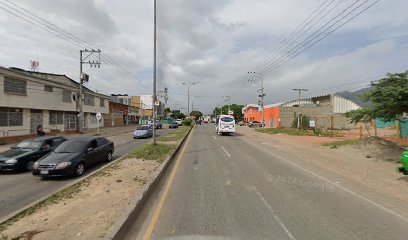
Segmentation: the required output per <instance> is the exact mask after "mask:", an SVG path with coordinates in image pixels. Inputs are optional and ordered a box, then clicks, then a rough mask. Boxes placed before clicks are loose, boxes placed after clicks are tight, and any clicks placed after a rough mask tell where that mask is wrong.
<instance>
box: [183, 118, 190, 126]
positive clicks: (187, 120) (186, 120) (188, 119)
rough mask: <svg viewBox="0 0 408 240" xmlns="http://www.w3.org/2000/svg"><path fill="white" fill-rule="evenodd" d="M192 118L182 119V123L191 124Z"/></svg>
mask: <svg viewBox="0 0 408 240" xmlns="http://www.w3.org/2000/svg"><path fill="white" fill-rule="evenodd" d="M191 122H192V120H191V119H190V118H186V119H184V120H183V125H185V126H191Z"/></svg>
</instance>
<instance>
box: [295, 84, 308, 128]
mask: <svg viewBox="0 0 408 240" xmlns="http://www.w3.org/2000/svg"><path fill="white" fill-rule="evenodd" d="M292 90H293V91H297V92H299V96H298V107H300V99H301V96H302V92H306V91H309V90H308V89H304V88H293V89H292ZM297 115H298V116H297V128H300V113H299V112H298V114H297Z"/></svg>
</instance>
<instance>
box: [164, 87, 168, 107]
mask: <svg viewBox="0 0 408 240" xmlns="http://www.w3.org/2000/svg"><path fill="white" fill-rule="evenodd" d="M168 90H169V89H168V88H164V105H165V106H166V107H167V101H168V100H169V95H168Z"/></svg>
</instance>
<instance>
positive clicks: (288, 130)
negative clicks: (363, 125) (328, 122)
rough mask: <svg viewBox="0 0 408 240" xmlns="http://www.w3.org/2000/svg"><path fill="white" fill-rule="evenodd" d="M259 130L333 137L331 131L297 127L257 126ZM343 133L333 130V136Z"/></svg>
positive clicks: (272, 132) (262, 131)
mask: <svg viewBox="0 0 408 240" xmlns="http://www.w3.org/2000/svg"><path fill="white" fill-rule="evenodd" d="M256 131H257V132H261V133H267V134H287V135H289V136H319V137H331V136H332V133H331V131H317V132H312V131H303V130H300V131H299V130H298V129H295V128H257V129H256ZM342 136H343V135H341V134H339V133H338V132H336V131H334V132H333V137H342Z"/></svg>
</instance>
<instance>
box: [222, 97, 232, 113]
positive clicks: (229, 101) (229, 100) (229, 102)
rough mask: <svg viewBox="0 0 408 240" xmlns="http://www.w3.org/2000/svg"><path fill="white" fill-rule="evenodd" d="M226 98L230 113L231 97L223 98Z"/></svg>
mask: <svg viewBox="0 0 408 240" xmlns="http://www.w3.org/2000/svg"><path fill="white" fill-rule="evenodd" d="M222 97H223V98H225V100H224V101H226V102H228V112H229V111H231V96H222Z"/></svg>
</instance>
